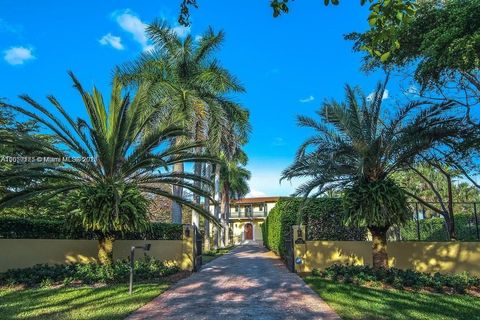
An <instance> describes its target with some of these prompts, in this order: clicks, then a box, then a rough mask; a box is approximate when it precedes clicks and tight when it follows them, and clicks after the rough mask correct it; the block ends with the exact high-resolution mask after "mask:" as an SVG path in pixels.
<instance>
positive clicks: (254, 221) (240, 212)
mask: <svg viewBox="0 0 480 320" xmlns="http://www.w3.org/2000/svg"><path fill="white" fill-rule="evenodd" d="M279 199H280V197H259V198H243V199H239V200H232V201H231V204H230V217H229V219H228V220H229V226H230V230H231V231H230V232H231V233H230V234H231V237H232V239H233V242H234V243H235V244H237V243H240V242H242V241H244V240H255V241H257V242H262V241H263V238H262V227H261V226H262V224H263V222H264V221H265V219H266V218H267V215H268V214H269V213H270V210H272V208H273V207H274V206H275V204H276V203H277V201H278V200H279ZM232 231H233V232H232Z"/></svg>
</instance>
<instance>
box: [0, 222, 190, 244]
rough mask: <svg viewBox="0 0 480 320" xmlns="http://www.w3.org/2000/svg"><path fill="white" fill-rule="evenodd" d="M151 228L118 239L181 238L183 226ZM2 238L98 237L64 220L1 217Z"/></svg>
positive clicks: (0, 236) (126, 234) (166, 224)
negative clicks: (68, 226)
mask: <svg viewBox="0 0 480 320" xmlns="http://www.w3.org/2000/svg"><path fill="white" fill-rule="evenodd" d="M150 226H151V227H150V230H147V231H145V232H131V233H125V234H117V235H116V239H119V240H121V239H125V240H135V239H149V240H180V239H182V226H181V225H178V224H169V223H160V222H152V223H151V225H150ZM0 238H5V239H96V235H95V233H94V232H85V231H83V230H81V229H74V230H72V229H70V228H67V226H66V224H65V223H64V222H63V221H58V220H56V221H50V220H43V219H29V218H17V217H0Z"/></svg>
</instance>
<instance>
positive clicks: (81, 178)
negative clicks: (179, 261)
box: [0, 74, 217, 263]
mask: <svg viewBox="0 0 480 320" xmlns="http://www.w3.org/2000/svg"><path fill="white" fill-rule="evenodd" d="M70 76H71V78H72V80H73V83H74V86H75V88H76V89H77V90H78V92H79V93H80V96H81V98H82V99H83V103H84V106H85V109H86V111H87V114H88V117H89V119H88V121H87V120H83V119H79V118H77V119H73V118H72V117H71V116H70V115H69V114H68V113H67V111H66V110H65V109H64V108H63V107H62V106H61V105H60V103H59V102H58V101H57V100H56V99H55V98H54V97H53V96H49V97H48V100H49V101H50V102H51V103H52V105H53V107H54V109H56V112H55V113H52V112H51V111H49V110H48V109H47V108H45V107H43V106H42V105H40V104H39V103H37V102H36V101H34V100H33V99H32V98H30V97H28V96H21V98H22V99H23V101H25V102H26V103H27V104H28V105H29V108H23V107H19V106H14V105H6V104H3V105H2V107H8V108H11V109H13V110H15V111H17V112H20V113H22V114H24V115H26V116H28V117H30V118H31V119H33V120H36V121H37V122H38V123H39V124H41V125H42V126H43V127H44V128H45V129H46V130H47V132H49V133H51V136H52V137H53V138H54V139H55V141H57V143H56V144H55V145H54V146H53V147H52V146H51V145H48V144H45V143H43V142H42V140H39V139H34V138H32V137H31V136H20V135H15V136H6V137H4V138H5V140H4V142H5V143H12V144H14V143H21V144H26V145H30V147H34V148H35V150H36V151H37V153H38V152H40V151H41V152H42V154H44V155H45V156H50V157H54V158H64V157H83V158H84V159H87V161H62V162H41V163H24V164H22V165H17V166H14V168H13V169H12V170H9V171H6V172H1V174H0V178H1V179H2V180H4V181H7V182H8V180H10V179H15V178H16V177H19V176H20V177H30V178H31V179H32V180H34V179H36V178H42V177H45V178H48V180H46V181H49V183H48V184H35V183H34V184H32V185H31V186H29V187H28V188H25V189H24V190H21V191H19V192H11V193H9V194H8V195H7V196H5V197H4V198H3V199H1V200H0V207H5V206H9V205H13V204H15V203H17V202H19V201H22V200H27V199H30V198H32V197H35V196H41V195H43V196H45V195H47V196H53V195H55V194H59V193H62V194H68V195H69V198H70V199H71V201H72V203H73V205H74V208H73V209H74V210H73V215H74V219H73V220H72V221H78V222H79V223H80V224H81V226H82V227H83V228H84V229H85V230H90V231H94V232H95V233H97V235H98V237H99V260H100V261H101V262H102V263H109V262H110V261H111V258H112V243H113V240H114V237H115V234H116V233H118V232H129V231H139V230H142V229H145V228H147V227H148V220H147V202H148V201H147V196H148V195H149V194H150V195H153V194H155V195H159V196H163V197H166V198H169V199H171V200H174V201H176V202H178V203H180V204H182V205H186V206H189V207H191V208H195V210H197V211H198V212H199V213H201V214H202V215H204V216H205V217H206V218H207V219H212V217H211V216H210V215H209V214H208V212H207V211H206V210H204V209H203V208H202V207H199V206H197V205H195V204H193V203H192V202H190V201H188V200H185V199H184V198H183V197H181V196H178V195H174V194H172V193H171V192H169V191H166V190H168V189H169V187H171V186H177V187H182V188H186V189H188V190H190V191H191V192H192V193H194V194H199V195H201V196H204V197H208V196H209V194H208V193H207V192H205V191H203V190H202V189H201V188H198V187H196V186H195V184H194V183H195V182H196V181H199V182H201V183H207V184H208V183H209V181H208V180H206V179H203V178H202V177H200V176H196V175H193V174H187V173H178V172H171V170H170V168H171V167H172V166H174V165H175V164H177V163H185V162H197V161H202V162H203V161H214V159H212V158H211V157H206V156H199V155H196V154H194V153H192V151H193V149H194V148H196V147H198V146H201V145H199V143H198V142H185V143H177V144H175V145H171V144H170V143H169V142H170V141H171V140H172V139H178V138H180V137H183V136H185V135H186V132H185V130H183V129H182V128H178V127H174V126H160V125H159V126H157V127H155V128H153V129H150V130H148V131H147V132H145V128H146V127H147V125H148V124H149V123H150V122H151V121H152V118H153V117H154V116H155V112H154V111H153V110H152V108H150V107H149V106H147V105H146V101H147V93H148V91H149V90H150V87H149V86H148V85H146V84H143V85H141V86H139V87H138V88H137V90H136V93H135V96H134V97H133V98H130V95H129V94H125V95H124V94H123V93H122V85H121V83H120V82H119V81H118V79H117V78H114V80H113V88H112V92H111V97H110V102H109V105H108V107H107V106H106V105H105V103H104V100H103V97H102V95H101V93H100V92H99V91H98V90H97V89H95V88H94V89H93V92H92V93H87V92H86V91H84V89H83V88H82V86H81V84H80V83H79V82H78V80H77V79H76V78H75V76H74V75H73V74H70ZM213 220H214V219H213ZM214 222H215V223H217V222H216V221H214Z"/></svg>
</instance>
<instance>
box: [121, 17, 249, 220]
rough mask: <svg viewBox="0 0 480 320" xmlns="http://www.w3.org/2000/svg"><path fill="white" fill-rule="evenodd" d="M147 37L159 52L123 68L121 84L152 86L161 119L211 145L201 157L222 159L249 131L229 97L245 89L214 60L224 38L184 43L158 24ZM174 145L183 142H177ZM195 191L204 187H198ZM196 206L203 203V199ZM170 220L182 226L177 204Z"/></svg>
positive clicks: (243, 113) (206, 37)
mask: <svg viewBox="0 0 480 320" xmlns="http://www.w3.org/2000/svg"><path fill="white" fill-rule="evenodd" d="M147 33H148V35H149V37H150V38H151V39H152V41H153V43H154V46H155V50H154V51H152V52H150V53H147V54H144V55H143V56H141V57H140V58H139V59H138V60H137V61H134V62H132V63H129V64H126V65H124V66H122V67H120V74H121V79H122V81H123V82H125V83H130V84H134V85H140V84H142V83H145V82H148V83H151V86H150V92H149V99H150V100H152V101H153V103H152V104H153V105H156V106H159V108H157V119H158V120H159V121H163V122H165V121H167V122H171V121H176V123H179V124H180V125H181V126H182V127H185V128H186V129H187V130H188V131H189V133H190V135H189V137H190V139H194V140H207V143H206V145H205V147H206V148H197V150H196V152H197V153H204V152H206V153H209V154H213V155H218V154H219V150H220V149H221V148H223V147H222V145H223V146H225V145H228V144H230V143H231V142H232V141H235V140H236V139H237V136H236V135H237V134H238V133H239V132H241V131H242V130H243V131H245V130H244V129H242V128H243V127H248V112H247V111H246V110H245V109H243V108H242V107H241V106H240V105H239V104H238V103H236V102H234V101H233V100H232V99H230V98H229V97H228V96H229V95H230V94H232V93H239V92H244V89H243V87H242V86H241V85H240V84H239V82H238V80H237V79H236V78H235V77H234V76H233V75H232V74H230V73H229V72H228V70H226V69H224V68H223V67H222V66H221V65H220V63H219V62H218V61H217V60H216V59H214V57H213V55H214V53H215V51H216V50H218V48H219V46H220V45H221V44H222V42H223V40H224V33H223V32H222V31H220V32H218V33H216V32H214V31H213V29H211V28H209V29H208V30H207V31H206V32H205V33H204V34H203V35H202V36H201V37H200V40H198V41H197V40H195V39H194V38H193V37H192V36H191V35H187V36H186V37H185V38H181V37H180V36H179V35H177V34H176V33H175V32H174V31H173V30H172V29H170V28H169V26H168V25H167V24H166V23H165V22H154V23H153V24H151V25H150V26H148V27H147ZM153 124H154V126H155V125H156V124H157V122H155V123H153ZM174 143H175V144H177V143H182V142H181V140H179V139H177V140H176V141H175V142H174ZM207 149H208V150H207ZM174 170H175V172H183V171H184V168H183V166H182V164H181V163H178V164H177V165H176V166H175V169H174ZM194 171H195V174H197V175H199V174H201V172H202V164H200V163H197V164H196V166H195V168H194ZM196 186H197V187H199V186H200V185H199V184H198V182H197V185H196ZM182 193H183V191H182V188H181V187H180V186H176V187H174V194H175V195H177V196H181V194H182ZM195 202H196V203H197V204H199V203H200V199H199V198H198V197H197V198H195ZM172 221H173V222H174V223H181V221H182V210H181V206H180V205H178V204H177V203H174V204H173V206H172Z"/></svg>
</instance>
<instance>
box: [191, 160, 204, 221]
mask: <svg viewBox="0 0 480 320" xmlns="http://www.w3.org/2000/svg"><path fill="white" fill-rule="evenodd" d="M194 173H195V175H197V176H200V175H201V174H202V163H200V162H195V164H194ZM194 185H195V186H196V187H200V181H195V182H194ZM193 202H194V203H195V204H197V205H200V196H199V195H197V194H195V193H194V194H193ZM192 224H194V225H196V226H197V227H200V215H199V214H198V212H197V211H196V210H195V209H192Z"/></svg>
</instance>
